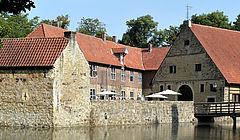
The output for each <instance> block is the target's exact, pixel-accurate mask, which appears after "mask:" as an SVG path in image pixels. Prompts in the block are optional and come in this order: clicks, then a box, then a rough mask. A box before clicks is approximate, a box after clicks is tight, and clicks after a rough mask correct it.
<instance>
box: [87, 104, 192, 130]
mask: <svg viewBox="0 0 240 140" xmlns="http://www.w3.org/2000/svg"><path fill="white" fill-rule="evenodd" d="M90 118H91V124H92V125H97V126H98V125H125V124H152V123H156V122H158V123H173V122H192V121H194V120H195V117H194V105H193V102H191V101H189V102H187V101H182V102H179V101H177V102H176V101H131V100H126V101H124V100H117V101H92V106H91V113H90Z"/></svg>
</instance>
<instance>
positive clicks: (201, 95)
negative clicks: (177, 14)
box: [153, 21, 240, 102]
mask: <svg viewBox="0 0 240 140" xmlns="http://www.w3.org/2000/svg"><path fill="white" fill-rule="evenodd" d="M239 44H240V32H237V31H232V30H226V29H220V28H214V27H209V26H203V25H197V24H191V22H190V21H185V22H184V26H183V29H182V30H181V32H180V34H179V36H178V37H177V39H176V41H175V42H174V44H173V46H172V47H171V49H170V50H169V52H168V54H167V56H166V58H165V59H164V61H163V63H162V64H161V66H160V68H159V70H158V72H157V74H156V75H155V77H154V79H153V90H154V91H155V92H158V91H162V90H166V89H172V90H174V91H179V92H181V93H182V95H181V96H178V100H194V101H195V102H216V101H217V102H220V101H240V90H239V87H240V71H239V68H240V59H239V56H240V47H239ZM172 100H174V99H172Z"/></svg>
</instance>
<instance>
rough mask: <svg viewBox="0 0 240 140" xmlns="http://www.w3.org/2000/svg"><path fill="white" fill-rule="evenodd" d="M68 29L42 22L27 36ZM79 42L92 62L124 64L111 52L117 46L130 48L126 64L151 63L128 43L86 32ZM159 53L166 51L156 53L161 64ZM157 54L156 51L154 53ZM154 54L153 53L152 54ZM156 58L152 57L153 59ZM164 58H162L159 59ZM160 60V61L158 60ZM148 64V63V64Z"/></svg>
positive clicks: (56, 34) (49, 34) (59, 33)
mask: <svg viewBox="0 0 240 140" xmlns="http://www.w3.org/2000/svg"><path fill="white" fill-rule="evenodd" d="M65 31H67V30H64V29H61V28H58V27H54V26H51V25H47V24H44V23H43V24H41V25H39V26H38V27H37V28H36V29H35V30H34V31H33V32H32V33H30V34H29V35H28V36H27V38H35V37H37V38H38V37H64V32H65ZM76 37H77V42H78V44H79V47H80V49H81V51H82V52H83V54H84V56H85V58H86V59H87V61H90V62H96V63H102V64H110V65H115V66H122V64H121V63H120V61H119V60H118V59H117V58H116V57H115V56H114V55H113V54H112V53H111V49H114V50H115V48H117V49H120V50H121V49H122V48H128V50H129V54H127V55H126V56H125V66H126V67H128V68H132V69H139V70H146V68H148V67H146V68H144V65H145V64H143V63H144V62H146V63H149V62H148V61H147V59H146V61H143V60H142V52H141V49H140V48H134V47H130V46H126V45H121V44H116V43H115V42H112V41H105V42H104V41H103V40H102V39H100V38H96V37H92V36H88V35H85V34H81V33H77V35H76ZM159 53H163V54H162V55H165V53H166V51H163V52H161V51H158V53H156V55H157V56H156V61H154V62H156V63H158V65H160V64H161V62H162V60H163V58H162V57H161V56H160V57H158V55H161V54H159ZM154 54H155V53H154ZM150 55H152V54H150ZM153 59H154V58H153V57H152V59H151V60H153ZM159 59H162V60H159ZM149 60H150V59H149ZM158 60H159V61H158ZM147 65H148V64H147ZM157 68H158V67H157V66H154V67H151V68H150V69H151V70H152V69H155V70H157Z"/></svg>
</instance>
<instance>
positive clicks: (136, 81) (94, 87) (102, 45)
mask: <svg viewBox="0 0 240 140" xmlns="http://www.w3.org/2000/svg"><path fill="white" fill-rule="evenodd" d="M65 31H67V30H65V29H62V28H58V27H55V26H50V25H47V24H41V25H39V26H38V27H37V28H36V29H35V30H34V31H33V32H32V33H30V34H29V35H28V36H27V37H26V38H39V37H40V38H46V37H63V36H64V32H65ZM76 39H77V42H78V45H79V47H80V50H81V51H82V52H83V54H84V57H85V58H86V60H87V61H88V63H89V65H90V72H89V77H90V89H89V94H90V95H91V99H96V95H97V94H96V93H99V92H101V91H104V90H108V91H112V92H116V93H117V95H116V97H117V98H118V99H131V100H137V99H141V97H142V95H143V94H145V95H147V94H149V93H151V92H152V91H151V89H152V86H151V81H152V78H153V77H154V75H155V73H156V72H157V70H158V68H159V66H160V65H161V63H162V61H163V59H164V58H165V56H166V54H167V52H168V51H169V47H165V48H152V47H151V46H148V47H146V48H142V49H141V48H133V47H130V46H126V45H121V44H118V43H117V38H116V36H113V41H108V40H106V35H105V34H103V36H102V39H100V38H96V37H92V36H88V35H84V34H81V33H77V34H76Z"/></svg>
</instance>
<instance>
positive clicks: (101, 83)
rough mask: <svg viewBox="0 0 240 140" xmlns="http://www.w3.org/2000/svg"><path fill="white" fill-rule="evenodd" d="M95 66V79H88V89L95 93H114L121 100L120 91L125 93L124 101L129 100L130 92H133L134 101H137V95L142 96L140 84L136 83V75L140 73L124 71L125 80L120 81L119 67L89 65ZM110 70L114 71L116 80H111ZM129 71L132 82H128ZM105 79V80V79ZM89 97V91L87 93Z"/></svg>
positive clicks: (137, 71)
mask: <svg viewBox="0 0 240 140" xmlns="http://www.w3.org/2000/svg"><path fill="white" fill-rule="evenodd" d="M91 64H92V65H95V66H97V77H91V78H90V89H95V90H96V93H99V92H101V91H103V90H107V91H115V92H116V93H118V94H117V97H118V98H121V95H120V93H121V91H125V93H126V99H130V92H133V95H134V96H133V97H134V100H137V97H138V95H139V94H140V95H142V82H139V81H138V74H139V73H141V75H142V71H139V70H133V69H132V70H130V69H125V80H122V79H121V70H122V69H121V67H116V66H107V65H100V64H96V63H91ZM111 68H115V70H116V78H115V79H114V80H113V79H111ZM130 71H133V72H134V76H133V77H134V78H133V81H132V82H131V81H130ZM106 77H107V79H106ZM89 95H90V91H89Z"/></svg>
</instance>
